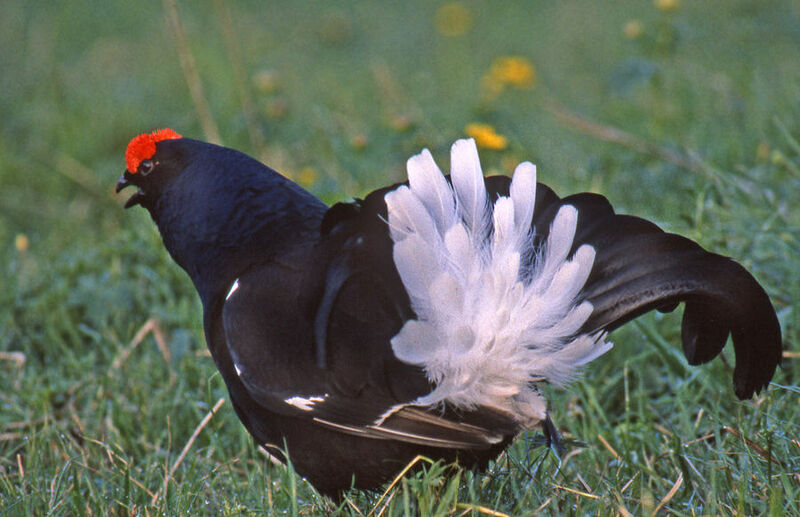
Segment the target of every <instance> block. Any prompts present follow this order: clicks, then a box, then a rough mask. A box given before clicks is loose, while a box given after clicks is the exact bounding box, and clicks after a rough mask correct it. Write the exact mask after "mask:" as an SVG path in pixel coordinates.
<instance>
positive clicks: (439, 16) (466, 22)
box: [435, 2, 472, 36]
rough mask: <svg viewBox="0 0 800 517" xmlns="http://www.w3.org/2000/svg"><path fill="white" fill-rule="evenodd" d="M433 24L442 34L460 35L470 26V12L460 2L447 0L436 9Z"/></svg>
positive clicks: (467, 30)
mask: <svg viewBox="0 0 800 517" xmlns="http://www.w3.org/2000/svg"><path fill="white" fill-rule="evenodd" d="M435 24H436V32H438V33H439V34H441V35H442V36H461V35H462V34H466V33H467V32H469V30H470V29H471V28H472V12H471V11H470V10H469V8H467V6H465V5H464V4H462V3H461V2H447V3H446V4H442V5H441V6H440V7H439V8H438V9H437V10H436V18H435Z"/></svg>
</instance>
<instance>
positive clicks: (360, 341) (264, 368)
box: [117, 139, 781, 495]
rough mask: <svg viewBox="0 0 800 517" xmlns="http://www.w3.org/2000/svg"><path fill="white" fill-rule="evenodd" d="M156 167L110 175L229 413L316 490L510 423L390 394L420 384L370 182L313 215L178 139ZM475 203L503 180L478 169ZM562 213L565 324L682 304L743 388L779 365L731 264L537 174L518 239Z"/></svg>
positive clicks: (702, 344)
mask: <svg viewBox="0 0 800 517" xmlns="http://www.w3.org/2000/svg"><path fill="white" fill-rule="evenodd" d="M153 160H154V161H155V162H156V163H157V165H156V166H155V168H154V169H153V170H152V171H151V172H150V173H149V174H148V175H147V176H144V175H142V174H137V173H136V172H133V173H132V172H126V173H125V174H124V175H123V177H122V178H120V182H119V183H118V186H117V188H118V190H120V189H122V188H124V187H125V186H128V185H129V184H133V185H136V186H138V187H140V188H141V191H140V193H137V194H136V199H135V201H136V202H135V204H141V205H142V206H144V207H145V208H147V209H148V210H149V212H150V213H151V215H152V217H153V219H154V220H155V222H156V223H157V225H158V227H159V230H160V232H161V235H162V237H163V239H164V243H165V245H166V247H167V249H168V250H169V252H170V254H171V255H172V257H173V258H174V259H175V260H176V262H177V263H178V264H179V265H181V267H183V268H184V269H185V270H186V271H187V273H188V274H189V276H190V277H191V278H192V280H193V282H194V284H195V287H196V288H197V290H198V293H199V294H200V298H201V300H202V302H203V310H204V327H205V333H206V339H207V341H208V345H209V348H210V350H211V353H212V356H213V358H214V361H215V362H216V365H217V367H218V368H219V370H220V372H221V374H222V376H223V378H224V380H225V383H226V385H227V387H228V389H229V391H230V395H231V400H232V402H233V405H234V407H235V409H236V412H237V414H238V416H239V417H240V419H241V420H242V422H243V423H244V425H245V426H246V427H247V429H248V430H249V431H250V433H251V434H252V435H253V436H254V437H255V439H256V440H257V441H258V442H259V443H261V444H264V445H266V446H267V447H268V449H269V450H270V452H272V453H273V454H276V455H278V456H280V454H281V452H280V449H282V448H283V446H284V444H285V445H286V446H287V448H288V452H289V454H290V456H291V460H292V463H293V465H294V467H295V468H296V470H297V471H298V472H299V473H300V474H301V475H303V476H305V477H306V478H308V479H309V481H310V482H311V483H312V484H313V485H314V486H315V487H317V488H318V489H319V490H320V491H321V492H323V493H326V494H331V495H333V494H335V493H337V492H338V491H339V490H342V489H346V488H348V487H350V486H351V485H353V486H356V487H363V488H374V487H376V486H377V485H379V484H380V483H381V482H383V481H385V480H387V479H389V478H391V477H392V476H393V475H395V474H396V473H397V472H398V471H399V470H401V469H402V468H403V466H405V464H406V463H408V462H409V461H410V460H412V459H413V458H414V457H415V456H416V455H418V454H423V455H426V456H429V457H432V458H442V459H445V460H447V461H453V460H455V459H458V460H459V462H460V463H461V464H463V465H467V466H471V465H477V466H483V465H485V464H486V463H487V462H488V461H489V460H491V459H492V458H494V457H496V456H497V454H499V452H500V451H502V450H503V449H504V448H505V447H506V446H507V445H508V444H509V443H510V442H511V440H513V438H514V437H515V436H516V434H518V432H519V431H520V430H521V424H520V423H519V422H517V421H516V420H515V419H514V415H512V414H508V413H505V412H502V411H497V410H492V409H489V408H486V407H478V408H474V409H470V410H467V409H457V408H454V407H449V406H446V407H444V408H423V407H414V406H407V405H404V404H409V403H411V402H412V401H414V400H415V399H417V398H418V397H421V396H424V395H425V394H427V393H428V392H430V391H431V390H432V389H433V387H434V386H433V385H432V384H431V382H430V381H429V380H428V378H427V377H426V375H425V372H424V371H423V370H422V369H421V368H420V367H418V366H414V365H410V364H406V363H403V362H402V361H400V360H398V359H397V358H396V357H395V356H394V353H393V351H392V346H391V344H390V339H391V338H392V337H393V336H395V335H396V334H397V333H398V332H399V330H400V329H401V328H402V326H403V324H404V322H406V321H407V320H408V319H410V318H414V316H415V315H414V311H413V310H412V308H411V304H410V301H409V297H408V294H407V293H406V291H405V289H404V287H403V283H402V281H401V279H400V277H399V276H398V273H397V270H396V268H395V266H394V262H393V257H392V244H393V243H392V240H391V238H390V236H389V232H388V229H387V224H386V219H387V208H386V203H385V201H384V195H385V194H386V193H387V192H389V191H391V190H393V189H394V188H396V187H397V185H394V186H391V187H386V188H384V189H381V190H378V191H375V192H373V193H371V194H370V195H368V196H367V197H366V198H365V199H364V200H361V201H356V202H354V203H345V204H341V203H340V204H337V205H334V206H333V207H331V208H330V209H327V208H326V207H325V206H324V205H323V204H322V203H320V202H319V201H318V200H316V199H315V198H314V197H313V196H311V195H310V194H309V193H307V192H305V191H304V190H302V189H301V188H300V187H298V186H296V185H294V184H293V183H291V182H289V181H288V180H286V179H285V178H283V177H282V176H280V175H278V174H277V173H275V172H274V171H272V170H271V169H269V168H267V167H265V166H263V165H261V164H259V163H258V162H256V161H255V160H253V159H251V158H249V157H247V156H245V155H243V154H241V153H238V152H236V151H233V150H230V149H225V148H222V147H218V146H214V145H211V144H206V143H203V142H198V141H194V140H190V139H175V140H166V141H162V142H159V143H158V146H157V152H156V155H155V156H154V157H153ZM486 185H487V190H488V192H489V194H490V197H491V198H492V199H495V198H496V197H497V196H499V195H507V194H508V190H509V179H508V178H505V177H490V178H486ZM563 205H572V206H574V207H575V208H576V209H577V210H578V225H577V232H576V235H575V239H574V242H573V247H572V252H574V251H575V250H576V249H577V248H578V247H579V246H580V245H581V244H590V245H592V246H593V247H594V248H595V250H596V258H595V262H594V266H593V269H592V272H591V275H590V277H589V279H588V281H587V282H586V284H585V286H584V288H583V290H582V291H581V297H582V299H584V300H588V301H589V302H591V303H592V305H593V306H594V311H593V312H592V315H591V317H590V318H589V319H588V320H587V321H586V322H585V324H584V325H583V327H582V328H581V330H580V333H593V332H595V331H602V330H606V331H611V330H613V329H615V328H617V327H619V326H620V325H622V324H624V323H625V322H627V321H629V320H630V319H632V318H634V317H636V316H638V315H640V314H642V313H644V312H647V311H649V310H652V309H660V310H673V309H674V308H675V307H676V305H677V304H678V303H680V302H686V309H685V310H684V320H683V332H682V338H683V348H684V352H685V353H686V356H687V359H688V360H689V362H690V363H691V364H700V363H703V362H706V361H708V360H710V359H712V358H713V357H715V356H716V355H717V354H718V353H719V351H720V350H721V349H722V347H723V346H724V344H725V341H726V339H727V336H728V334H729V333H731V334H732V336H733V342H734V348H735V351H736V370H735V372H734V388H735V392H736V394H737V395H738V396H739V397H740V398H748V397H750V396H752V394H753V393H754V392H757V391H759V390H760V389H762V388H763V387H765V386H766V385H767V384H768V382H769V380H770V379H771V378H772V376H773V374H774V371H775V367H776V365H777V364H778V362H779V359H780V348H781V344H780V340H781V336H780V327H779V325H778V321H777V317H776V316H775V312H774V310H773V308H772V305H771V303H770V301H769V299H768V297H767V295H766V294H765V293H764V291H763V289H762V288H761V287H760V286H759V285H758V283H757V282H756V281H755V280H754V279H753V277H752V276H751V275H750V274H749V273H747V272H746V271H745V270H744V268H742V267H741V266H740V265H739V264H737V263H736V262H734V261H732V260H730V259H728V258H725V257H722V256H720V255H715V254H712V253H709V252H706V251H705V250H703V249H702V248H700V247H699V246H698V245H697V244H696V243H694V242H692V241H690V240H688V239H685V238H683V237H680V236H678V235H674V234H669V233H665V232H663V231H661V230H660V229H659V228H658V227H657V226H655V225H654V224H652V223H650V222H648V221H645V220H643V219H640V218H636V217H632V216H624V215H616V214H614V212H613V209H612V208H611V206H610V204H609V203H608V201H607V200H606V199H605V198H604V197H602V196H599V195H596V194H577V195H573V196H569V197H566V198H559V197H558V196H557V195H556V194H555V193H554V192H553V191H552V190H551V189H549V188H548V187H546V186H545V185H543V184H541V183H540V184H538V187H537V191H536V204H535V211H534V214H533V226H534V228H535V229H536V233H535V234H534V237H533V238H534V240H535V241H536V242H538V243H539V244H541V243H543V242H544V241H545V239H546V236H547V232H548V231H549V225H550V222H551V221H552V220H553V218H554V217H555V214H556V213H557V211H558V209H559V207H561V206H563Z"/></svg>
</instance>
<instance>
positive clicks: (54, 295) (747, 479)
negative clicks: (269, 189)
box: [0, 0, 800, 515]
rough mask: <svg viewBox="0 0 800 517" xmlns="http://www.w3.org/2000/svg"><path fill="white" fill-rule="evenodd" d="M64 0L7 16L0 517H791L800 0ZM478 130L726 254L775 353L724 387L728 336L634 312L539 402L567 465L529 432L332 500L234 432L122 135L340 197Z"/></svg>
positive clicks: (796, 419) (194, 310)
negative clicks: (766, 310)
mask: <svg viewBox="0 0 800 517" xmlns="http://www.w3.org/2000/svg"><path fill="white" fill-rule="evenodd" d="M73 4H74V5H68V4H67V3H30V2H23V1H17V0H5V1H4V2H2V3H0V45H2V48H3V52H2V53H0V131H1V132H2V133H1V136H0V185H1V187H0V214H1V215H2V219H0V257H2V258H1V259H0V260H1V262H0V275H1V277H0V282H2V285H4V286H5V288H4V289H1V290H0V308H2V310H1V311H0V354H1V355H0V512H2V513H5V514H9V515H45V514H54V515H64V514H66V515H104V514H131V515H155V514H161V513H165V514H168V515H172V514H190V515H196V514H209V515H215V514H225V515H249V514H263V513H266V514H283V513H300V514H306V515H311V514H317V513H320V512H323V511H338V512H341V513H342V514H345V515H350V514H352V515H362V514H382V515H402V514H407V513H411V512H416V513H420V514H425V515H428V514H454V515H462V514H464V513H469V512H470V510H472V512H473V514H475V515H477V514H487V515H501V514H503V513H505V514H529V513H534V512H535V511H536V510H537V509H540V510H541V511H542V512H543V513H545V514H550V513H552V514H570V515H571V514H595V513H601V514H613V513H620V514H623V515H627V514H628V513H629V512H630V513H631V514H636V515H647V514H653V513H659V512H661V513H667V514H678V515H695V514H704V515H716V514H722V515H730V514H738V515H758V514H767V513H768V514H771V515H784V514H794V515H797V514H799V513H800V511H798V500H799V499H800V474H798V472H800V387H798V384H800V357H798V344H797V343H798V332H799V329H800V327H799V326H798V310H799V308H800V307H799V306H798V303H800V296H799V295H800V275H798V270H800V259H799V258H798V257H800V210H799V209H798V208H797V201H798V191H800V97H798V95H797V92H798V91H800V5H798V3H797V2H796V1H795V2H790V1H774V0H742V1H737V2H730V1H728V0H724V1H723V0H718V1H708V2H685V3H684V4H678V3H677V2H674V1H667V0H662V1H660V2H657V3H656V4H653V3H652V2H650V1H639V2H628V1H622V0H620V1H614V2H611V1H608V2H577V1H563V2H539V3H536V4H534V5H533V6H532V5H530V4H529V3H528V2H518V3H513V4H511V3H503V4H502V7H500V5H501V4H498V3H494V2H489V1H480V0H474V1H472V0H470V1H464V2H460V3H450V4H441V3H438V2H402V3H401V2H396V3H392V4H387V3H383V2H360V3H354V2H352V3H351V2H344V1H341V2H339V1H337V2H326V3H319V2H303V3H299V4H297V3H289V2H269V3H263V2H237V3H228V2H224V1H222V0H220V1H217V2H214V3H210V2H209V3H203V4H202V5H199V6H196V5H195V4H194V3H189V2H181V3H180V5H178V6H177V7H178V12H177V17H176V13H175V12H173V11H172V8H171V7H170V6H171V5H172V4H171V2H170V1H166V2H164V3H159V2H155V1H150V2H148V1H145V2H125V3H123V2H81V3H77V2H74V3H73ZM176 21H178V22H179V23H180V26H181V34H182V35H183V39H182V40H181V38H177V37H176V34H177V30H176V26H175V22H176ZM181 41H184V43H181ZM509 56H510V57H516V58H519V59H516V60H511V61H510V62H509V61H508V60H506V61H502V60H501V61H498V59H500V58H503V57H509ZM187 58H190V59H191V60H192V61H193V66H190V70H189V71H188V72H186V71H185V70H184V68H182V59H183V60H184V61H185V60H186V59H187ZM503 63H505V64H503ZM529 67H532V68H529ZM192 70H196V74H197V75H196V77H195V75H193V73H192ZM198 78H199V80H197V79H198ZM198 86H199V87H200V89H201V90H202V91H200V92H197V90H198ZM192 89H193V90H192ZM190 91H194V92H195V93H196V96H195V97H193V96H192V95H190ZM470 123H484V124H488V125H490V126H491V127H492V128H493V129H494V130H495V131H496V132H497V133H499V134H500V135H501V136H505V137H506V138H507V142H506V145H505V148H503V149H499V150H486V151H485V152H484V153H483V161H484V165H485V168H486V169H488V170H489V171H492V172H508V171H510V170H511V168H512V167H513V165H514V164H515V163H516V162H517V161H519V160H521V159H532V160H534V161H535V162H536V163H537V164H538V165H539V173H540V179H541V180H542V181H544V182H546V183H548V184H550V185H552V186H553V187H555V188H556V190H557V191H558V192H560V193H562V194H564V193H569V192H573V191H577V190H587V189H589V190H594V191H597V192H600V193H602V194H604V195H606V196H607V197H608V198H609V199H610V200H611V201H612V202H613V203H614V204H615V205H616V206H617V207H618V208H619V210H620V211H623V212H628V213H636V214H638V215H642V216H646V217H649V218H652V219H654V220H656V221H657V222H659V224H661V225H662V226H664V227H666V228H668V229H670V230H672V231H676V232H679V233H682V234H684V235H687V236H689V237H692V238H694V239H697V240H698V241H699V242H700V243H701V244H703V245H704V246H706V247H708V248H710V249H713V250H715V251H717V252H719V253H723V254H726V255H731V256H733V257H735V258H737V259H738V260H740V261H742V262H743V263H744V264H745V265H746V267H748V268H749V269H750V270H751V271H752V272H753V273H754V274H755V276H756V277H757V278H758V279H759V280H760V281H761V282H762V283H763V285H764V286H765V288H766V290H767V292H768V293H769V294H770V295H771V297H772V299H773V301H774V303H775V306H776V308H777V310H778V312H779V316H780V320H781V324H782V327H783V330H784V336H785V342H786V350H787V353H786V359H785V360H784V365H783V369H782V370H781V371H779V372H778V373H777V375H776V377H775V379H774V383H773V384H772V386H770V389H769V390H768V391H767V392H766V393H762V394H761V396H759V397H757V398H756V399H754V400H753V401H748V402H738V401H737V400H736V399H735V397H734V396H733V392H732V389H731V383H730V376H731V365H732V364H733V355H732V353H731V351H726V353H725V359H726V360H715V361H714V362H712V363H711V364H709V365H706V366H704V367H701V368H691V369H690V368H689V367H688V366H687V364H686V362H685V360H684V359H683V357H682V356H681V353H680V347H679V345H678V343H679V342H680V336H679V324H680V319H679V315H676V314H671V315H660V316H656V315H648V316H646V317H643V318H640V319H639V320H638V321H637V322H636V323H634V324H631V325H628V326H627V327H626V328H623V329H621V330H619V331H617V332H616V333H615V334H614V336H613V338H614V339H613V340H614V342H615V344H616V346H615V350H613V351H612V352H611V353H609V354H607V355H606V356H604V357H602V358H600V359H599V360H597V361H596V362H595V363H593V364H592V365H591V367H589V368H588V369H587V372H586V374H585V376H584V378H583V379H582V380H579V381H577V382H575V383H574V384H573V385H572V386H571V388H570V389H569V390H565V391H554V392H553V393H552V405H551V407H552V413H553V417H554V420H555V422H556V424H557V425H558V427H559V429H560V430H561V431H562V432H563V433H564V435H565V436H566V437H567V438H568V442H569V444H568V445H569V446H568V452H567V453H566V455H564V456H563V457H562V458H561V460H560V462H559V461H558V460H557V459H556V458H555V457H554V455H553V454H551V453H549V452H547V451H546V450H545V449H544V448H542V447H541V443H540V438H539V437H538V436H537V435H536V434H535V433H531V434H529V435H526V436H524V437H522V438H521V439H520V440H518V441H517V443H516V444H515V445H514V447H513V448H512V449H511V450H510V451H509V452H508V453H507V454H505V455H503V456H502V457H501V458H500V459H499V460H498V461H497V462H496V463H495V464H494V465H493V466H492V467H491V468H490V470H489V471H488V472H487V473H481V474H473V473H470V472H463V471H459V470H457V469H455V468H453V467H448V466H441V465H434V466H427V467H426V468H425V469H424V471H423V472H421V473H418V474H416V475H412V476H409V477H407V478H406V479H403V480H402V481H400V482H398V483H397V484H395V485H394V486H393V487H392V488H391V489H390V490H389V491H388V493H387V494H386V495H385V497H381V494H371V493H359V492H353V493H352V494H350V496H349V499H348V500H347V501H346V502H345V503H344V504H343V505H342V506H341V507H338V508H335V507H333V506H332V505H331V504H330V503H328V502H326V501H325V500H323V499H322V498H320V497H319V496H318V495H316V494H315V493H314V491H313V490H312V489H311V488H310V487H309V485H307V484H306V483H305V482H304V481H303V480H302V479H300V478H298V477H297V476H296V475H293V474H291V473H290V471H287V470H286V469H284V468H282V467H276V466H273V465H271V464H270V463H269V461H268V460H267V459H266V458H264V457H263V456H262V455H261V454H259V452H258V451H257V450H256V449H255V448H254V447H253V445H252V443H251V441H250V439H249V438H248V436H247V435H246V433H245V432H244V430H243V428H242V427H241V425H240V424H239V423H238V422H237V421H236V418H235V416H234V415H233V411H232V409H231V407H230V403H229V402H228V401H227V400H226V399H225V397H226V392H225V389H224V386H223V383H222V381H221V379H220V377H219V375H218V374H216V373H215V369H214V366H213V364H212V361H211V360H210V358H209V357H208V356H207V354H206V353H205V351H204V350H205V345H204V342H203V338H202V334H201V324H200V307H199V303H198V301H197V299H196V295H195V294H194V292H193V289H192V287H191V285H190V283H189V281H188V278H187V277H185V275H184V274H183V273H182V272H181V271H180V270H179V269H178V268H177V266H175V265H174V264H173V263H172V262H171V260H170V259H169V257H168V256H167V254H166V252H165V251H164V249H163V247H162V245H161V243H160V239H159V238H158V235H157V233H156V231H155V228H154V226H153V225H152V223H151V222H150V221H149V218H148V217H147V215H146V214H145V213H144V211H143V210H135V211H132V212H127V213H126V212H124V211H123V210H122V208H121V203H120V201H121V200H120V199H119V198H118V197H117V196H114V195H113V194H112V186H113V184H114V182H115V180H116V178H117V177H118V175H119V174H120V173H121V171H122V169H123V161H122V155H123V152H124V149H125V146H126V144H127V142H128V140H129V139H130V138H131V137H132V136H134V135H136V134H138V133H140V132H142V131H146V130H150V129H152V128H155V127H163V126H169V127H172V128H174V129H176V130H178V131H179V132H181V133H183V134H184V135H186V136H192V137H197V138H206V139H212V140H218V141H221V142H223V143H224V144H226V145H229V146H231V147H236V148H239V149H241V150H244V151H246V152H249V153H251V154H253V155H256V156H259V157H261V158H263V159H264V160H266V161H267V162H268V163H270V164H271V165H273V167H275V168H277V169H278V170H281V171H283V172H285V173H286V174H288V175H290V176H292V177H294V178H295V179H297V180H298V181H300V182H301V183H302V184H304V185H306V186H307V187H308V188H310V189H311V190H312V191H313V192H315V193H316V194H318V195H319V196H321V197H322V198H323V199H325V200H326V201H333V200H336V199H340V198H343V197H347V196H350V195H360V194H364V193H366V192H368V191H369V190H371V189H373V188H376V187H378V186H382V185H384V184H387V183H389V182H392V181H396V180H398V179H400V178H401V177H402V175H403V166H404V162H405V159H406V158H407V157H408V156H410V155H411V154H412V153H414V152H417V151H418V150H419V149H420V148H421V147H423V146H427V147H430V148H431V150H432V151H433V152H434V155H436V156H437V157H438V158H439V159H440V160H441V161H444V162H446V155H447V149H448V146H449V144H450V143H451V142H452V141H453V140H454V139H456V138H459V137H461V136H463V135H464V132H465V128H466V127H467V125H468V124H470ZM501 143H502V142H501ZM445 165H446V163H445ZM150 318H156V319H157V321H158V326H157V329H159V332H156V333H149V334H147V335H145V336H144V338H143V339H140V340H135V339H134V338H135V335H136V333H137V331H138V330H139V329H140V328H141V327H142V326H143V325H144V324H145V322H147V321H148V320H149V319H150ZM137 343H138V344H137ZM159 343H160V344H159ZM220 400H222V401H223V402H222V403H221V404H222V405H221V406H219V403H218V401H220ZM214 408H217V409H218V410H217V411H216V412H213V411H212V410H213V409H214ZM209 413H213V414H212V416H211V417H210V419H205V417H206V416H207V415H208V414H209ZM204 419H205V420H204ZM195 431H198V432H197V435H196V437H195V436H193V433H194V432H195ZM186 446H188V454H186V455H185V456H183V457H181V451H182V450H183V449H184V447H186ZM492 512H495V513H492Z"/></svg>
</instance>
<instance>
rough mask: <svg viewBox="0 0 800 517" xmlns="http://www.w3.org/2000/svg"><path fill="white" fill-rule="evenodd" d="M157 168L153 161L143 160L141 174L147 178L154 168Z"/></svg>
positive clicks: (140, 168)
mask: <svg viewBox="0 0 800 517" xmlns="http://www.w3.org/2000/svg"><path fill="white" fill-rule="evenodd" d="M155 166H156V164H155V162H153V160H143V161H142V163H140V164H139V172H140V173H141V174H142V176H147V175H148V174H150V173H151V172H152V171H153V167H155Z"/></svg>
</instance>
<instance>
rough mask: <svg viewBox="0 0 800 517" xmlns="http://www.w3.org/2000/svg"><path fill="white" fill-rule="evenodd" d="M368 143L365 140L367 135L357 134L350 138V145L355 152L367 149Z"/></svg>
mask: <svg viewBox="0 0 800 517" xmlns="http://www.w3.org/2000/svg"><path fill="white" fill-rule="evenodd" d="M368 143H369V139H367V135H365V134H364V133H357V134H355V135H353V137H352V138H350V145H351V146H352V147H353V149H355V150H356V151H361V150H362V149H364V148H365V147H367V144H368Z"/></svg>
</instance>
